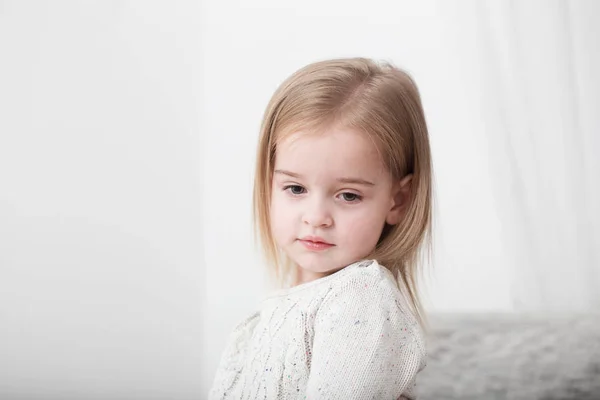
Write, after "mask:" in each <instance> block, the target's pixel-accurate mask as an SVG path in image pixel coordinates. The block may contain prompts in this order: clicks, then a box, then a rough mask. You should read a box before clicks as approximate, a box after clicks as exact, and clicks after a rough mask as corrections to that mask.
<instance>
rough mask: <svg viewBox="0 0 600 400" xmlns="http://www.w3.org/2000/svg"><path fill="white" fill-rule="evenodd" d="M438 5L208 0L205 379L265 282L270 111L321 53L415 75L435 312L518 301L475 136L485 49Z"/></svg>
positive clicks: (507, 306) (482, 149) (483, 149)
mask: <svg viewBox="0 0 600 400" xmlns="http://www.w3.org/2000/svg"><path fill="white" fill-rule="evenodd" d="M437 3H438V2H434V1H420V2H414V1H412V2H408V1H398V2H390V1H371V2H369V3H368V4H369V6H368V7H366V6H365V3H364V2H363V1H350V2H348V1H344V2H343V3H342V2H323V1H315V0H312V1H304V2H278V1H275V0H257V1H252V2H243V1H240V2H206V3H205V9H204V12H203V18H204V21H205V23H204V24H203V29H204V30H203V35H202V37H203V40H204V42H203V55H204V58H203V66H204V74H205V75H204V86H203V88H204V90H203V96H204V97H203V98H204V99H205V107H204V108H203V110H204V112H205V115H204V118H203V131H204V132H206V136H205V153H204V171H205V174H204V188H205V197H204V212H205V214H204V215H205V225H204V233H205V245H206V250H205V251H206V268H207V270H206V274H207V275H206V277H207V283H208V287H207V292H206V295H207V313H206V324H207V327H208V329H207V331H206V336H205V340H206V354H205V367H206V371H207V373H206V375H205V377H204V381H203V384H204V386H205V387H208V385H209V384H210V382H211V380H212V378H213V374H214V370H215V368H216V364H217V361H218V359H219V356H220V353H221V351H222V350H223V346H224V345H225V342H226V339H227V335H228V334H229V332H230V330H231V328H232V327H233V326H234V325H235V324H236V323H237V322H239V321H240V320H241V319H242V318H244V317H245V316H246V315H248V314H249V313H251V312H252V311H253V310H255V308H256V306H257V305H258V301H259V300H260V298H261V297H262V295H263V294H264V290H265V289H266V288H265V284H264V280H263V273H264V270H263V269H262V266H261V265H260V261H259V259H258V257H257V255H256V252H255V250H254V248H253V244H252V235H251V225H250V221H251V188H252V171H253V167H254V149H255V145H256V141H257V136H258V129H259V124H260V119H261V117H262V113H263V111H264V108H265V106H266V104H267V102H268V100H269V97H270V96H271V94H272V93H273V91H274V90H275V89H276V87H277V86H278V84H279V83H281V81H282V80H283V79H285V78H286V77H287V76H288V75H289V74H291V73H292V72H293V71H295V70H296V69H298V68H300V67H301V66H303V65H304V64H307V63H309V62H313V61H316V60H319V59H323V58H331V57H341V56H357V55H360V56H368V57H375V58H381V59H387V60H391V61H393V62H395V63H396V64H398V65H399V66H402V67H404V68H406V69H407V70H408V71H409V72H410V73H412V75H413V76H414V77H415V79H416V81H417V83H418V85H419V86H420V89H421V92H422V97H423V101H424V106H425V111H426V114H427V118H428V121H429V127H430V132H431V144H432V149H433V158H434V164H435V174H436V192H437V210H436V212H437V221H436V247H435V255H436V257H435V260H434V262H435V267H434V268H435V269H434V270H433V272H432V273H431V274H432V280H431V282H430V285H429V291H428V292H429V295H428V298H427V304H428V306H429V309H430V310H432V311H486V310H511V309H512V304H511V301H510V291H509V284H508V282H509V273H508V268H507V264H508V261H507V260H506V259H505V257H504V256H503V252H502V251H503V249H502V248H501V247H500V243H501V242H500V240H499V236H500V224H499V220H498V217H497V213H496V210H495V209H494V203H493V198H492V191H491V188H490V175H489V170H488V164H487V158H486V154H487V151H488V148H487V143H485V141H484V140H485V138H484V136H483V135H480V134H479V132H481V129H483V121H481V118H480V116H479V115H478V114H477V108H476V104H474V100H473V99H472V98H471V97H470V96H473V95H474V93H475V92H476V86H475V85H476V81H475V80H473V79H471V78H470V76H469V75H468V72H469V71H470V69H469V68H472V69H473V70H474V68H473V63H474V62H477V54H469V53H468V52H467V51H466V50H465V48H464V47H461V46H460V43H457V42H455V41H454V40H453V38H455V37H457V35H455V29H457V28H456V27H455V26H453V25H452V24H453V21H452V20H451V12H452V7H453V6H452V5H447V6H446V7H448V8H439V6H438V5H437ZM439 3H442V4H443V2H439ZM465 29H467V28H465Z"/></svg>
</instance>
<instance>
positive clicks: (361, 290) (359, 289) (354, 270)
mask: <svg viewBox="0 0 600 400" xmlns="http://www.w3.org/2000/svg"><path fill="white" fill-rule="evenodd" d="M346 268H347V269H348V270H347V271H346V273H345V274H344V275H342V276H340V279H338V280H336V281H335V282H333V283H332V285H331V287H330V290H329V293H328V295H327V296H326V298H325V299H324V304H323V305H325V303H327V302H332V301H335V298H337V297H340V296H342V297H352V296H355V297H356V300H357V301H360V299H361V298H363V297H364V295H367V294H368V295H369V297H371V296H373V295H381V296H387V297H388V299H389V300H394V299H396V295H397V294H398V293H399V288H398V284H397V282H396V280H395V278H394V276H393V274H392V273H391V272H390V270H388V269H387V268H385V267H384V266H382V265H381V264H379V263H378V262H377V261H376V260H365V261H361V262H358V263H355V264H352V265H350V266H348V267H346ZM344 295H346V296H344Z"/></svg>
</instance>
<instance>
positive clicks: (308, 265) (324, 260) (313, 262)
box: [294, 254, 347, 274]
mask: <svg viewBox="0 0 600 400" xmlns="http://www.w3.org/2000/svg"><path fill="white" fill-rule="evenodd" d="M323 256H324V254H314V255H310V256H308V257H307V256H306V255H305V256H300V257H297V258H295V259H294V262H295V263H296V264H297V265H299V266H300V267H301V268H302V269H304V270H307V271H311V272H314V273H319V274H329V273H333V272H335V271H337V270H339V269H341V268H343V267H345V266H346V265H347V264H344V263H343V262H340V261H338V260H335V259H331V258H328V257H323Z"/></svg>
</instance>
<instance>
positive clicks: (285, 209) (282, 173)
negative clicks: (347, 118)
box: [270, 128, 401, 283]
mask: <svg viewBox="0 0 600 400" xmlns="http://www.w3.org/2000/svg"><path fill="white" fill-rule="evenodd" d="M399 189H400V188H399V187H398V186H397V185H394V184H393V182H392V177H391V175H390V173H389V172H388V171H387V169H386V168H385V166H384V165H383V163H382V162H381V160H380V158H379V155H378V153H377V149H376V147H375V145H374V144H373V143H371V141H369V139H368V138H367V137H366V135H364V134H361V133H359V132H355V131H352V130H348V129H341V128H333V129H330V130H327V131H325V132H324V133H323V134H318V135H315V134H307V133H303V132H299V133H294V134H292V135H290V136H288V137H287V138H286V139H285V140H283V141H282V142H281V143H280V144H279V145H278V147H277V154H276V159H275V167H274V172H273V182H272V193H271V213H270V214H271V230H272V232H273V236H274V239H275V242H276V243H277V245H278V246H279V247H280V248H281V249H282V250H283V251H284V252H285V253H286V254H287V256H288V257H290V258H291V259H292V260H293V261H294V263H295V264H296V265H297V266H298V267H299V269H298V272H299V282H297V283H303V282H308V281H311V280H314V279H318V278H320V277H323V276H326V275H329V274H331V273H333V272H336V271H338V270H340V269H341V268H344V267H346V266H348V265H350V264H352V263H353V262H356V261H358V260H360V259H363V258H365V257H366V256H368V255H369V253H371V251H372V250H373V249H374V248H375V245H376V244H377V241H378V240H379V237H380V235H381V232H382V230H383V227H384V224H385V222H388V223H389V224H395V223H397V222H398V219H399V214H400V208H401V207H399V204H398V203H399V200H401V197H400V196H399V193H400V194H401V190H399Z"/></svg>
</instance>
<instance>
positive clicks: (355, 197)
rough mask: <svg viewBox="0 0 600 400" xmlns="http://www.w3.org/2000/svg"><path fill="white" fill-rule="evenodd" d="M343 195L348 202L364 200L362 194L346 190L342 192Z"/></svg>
mask: <svg viewBox="0 0 600 400" xmlns="http://www.w3.org/2000/svg"><path fill="white" fill-rule="evenodd" d="M341 196H342V198H343V199H344V201H347V202H348V203H354V202H357V201H360V200H362V196H359V195H357V194H356V193H350V192H344V193H342V194H341Z"/></svg>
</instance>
